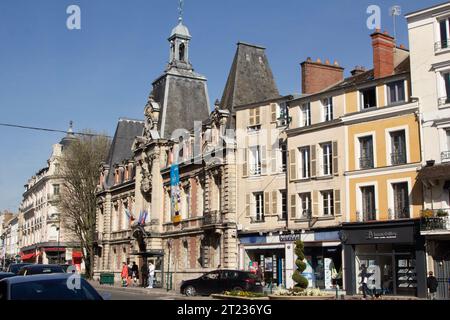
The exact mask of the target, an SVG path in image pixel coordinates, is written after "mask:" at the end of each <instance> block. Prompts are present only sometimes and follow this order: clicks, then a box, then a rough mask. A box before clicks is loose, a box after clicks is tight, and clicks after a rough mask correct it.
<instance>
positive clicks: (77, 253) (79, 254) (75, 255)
mask: <svg viewBox="0 0 450 320" xmlns="http://www.w3.org/2000/svg"><path fill="white" fill-rule="evenodd" d="M81 258H83V253H82V252H81V251H73V252H72V259H81Z"/></svg>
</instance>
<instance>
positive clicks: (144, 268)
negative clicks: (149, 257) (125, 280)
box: [141, 260, 148, 288]
mask: <svg viewBox="0 0 450 320" xmlns="http://www.w3.org/2000/svg"><path fill="white" fill-rule="evenodd" d="M141 275H142V287H143V288H146V287H147V286H148V265H147V261H146V260H144V264H143V265H142V267H141Z"/></svg>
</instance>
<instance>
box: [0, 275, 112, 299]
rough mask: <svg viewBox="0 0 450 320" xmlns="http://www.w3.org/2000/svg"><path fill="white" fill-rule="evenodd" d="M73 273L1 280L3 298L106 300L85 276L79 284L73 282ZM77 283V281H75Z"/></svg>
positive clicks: (0, 296)
mask: <svg viewBox="0 0 450 320" xmlns="http://www.w3.org/2000/svg"><path fill="white" fill-rule="evenodd" d="M72 276H73V275H72V274H67V273H63V274H40V275H33V276H28V277H11V278H6V279H3V280H1V281H0V301H1V300H104V299H103V297H102V296H101V295H100V294H99V293H98V292H97V291H96V290H95V289H94V288H93V287H92V286H91V285H90V284H89V283H88V282H87V281H86V280H85V279H83V278H79V281H80V282H79V286H77V285H74V288H71V286H69V285H68V283H71V279H70V277H72ZM75 284H76V282H75Z"/></svg>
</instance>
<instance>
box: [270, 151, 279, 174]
mask: <svg viewBox="0 0 450 320" xmlns="http://www.w3.org/2000/svg"><path fill="white" fill-rule="evenodd" d="M271 153H272V173H278V168H277V150H276V149H272V151H271Z"/></svg>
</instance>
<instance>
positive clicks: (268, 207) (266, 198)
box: [264, 192, 270, 215]
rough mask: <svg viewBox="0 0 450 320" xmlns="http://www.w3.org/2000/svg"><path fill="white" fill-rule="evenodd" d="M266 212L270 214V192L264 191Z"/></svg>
mask: <svg viewBox="0 0 450 320" xmlns="http://www.w3.org/2000/svg"><path fill="white" fill-rule="evenodd" d="M264 214H265V215H268V214H270V192H264Z"/></svg>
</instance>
